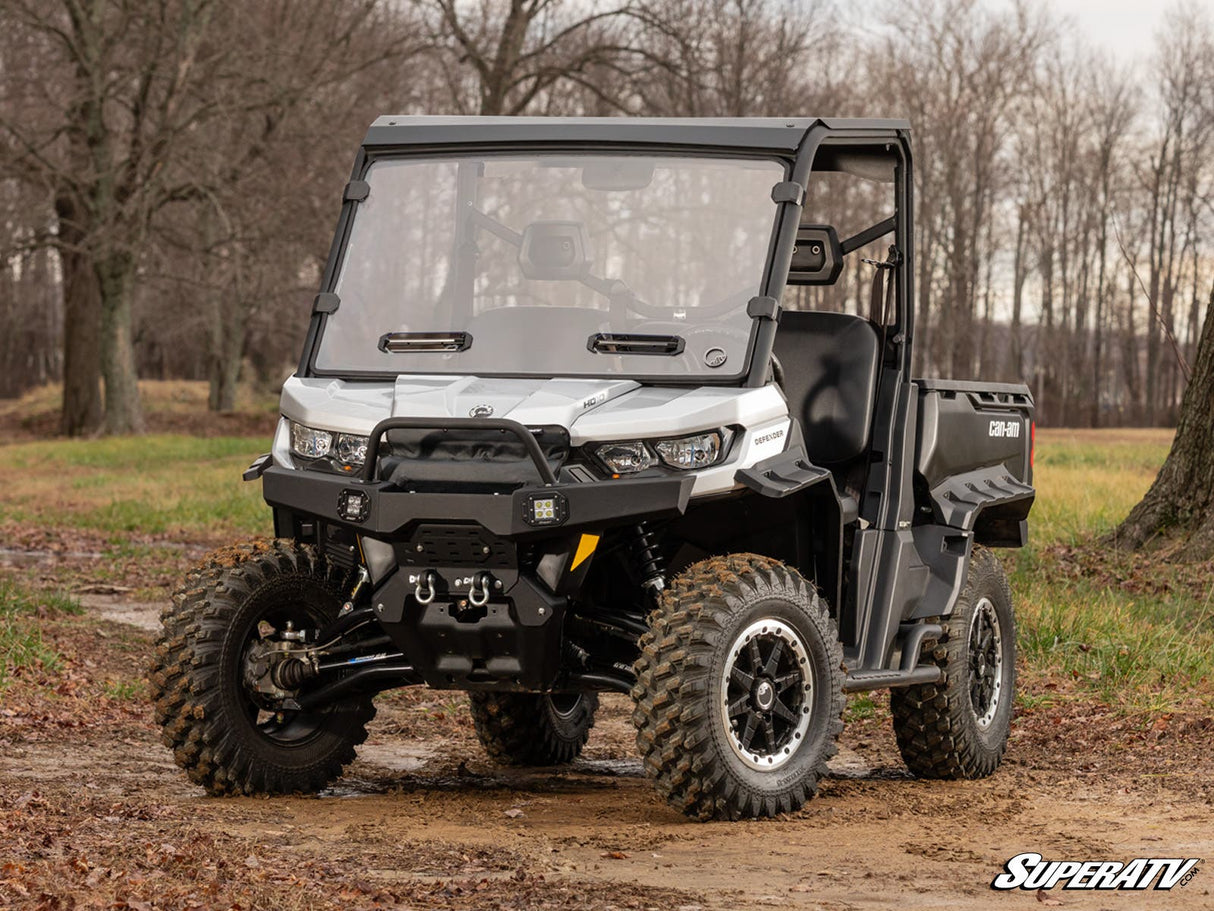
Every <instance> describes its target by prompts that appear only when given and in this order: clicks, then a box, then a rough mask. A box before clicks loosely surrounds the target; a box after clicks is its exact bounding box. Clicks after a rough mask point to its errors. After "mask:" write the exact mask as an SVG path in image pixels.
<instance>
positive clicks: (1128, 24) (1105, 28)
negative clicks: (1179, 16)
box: [1048, 0, 1214, 62]
mask: <svg viewBox="0 0 1214 911" xmlns="http://www.w3.org/2000/svg"><path fill="white" fill-rule="evenodd" d="M1206 2H1209V3H1211V4H1212V5H1214V0H1206ZM1169 5H1171V4H1170V0H1049V3H1048V6H1049V7H1050V9H1052V10H1053V11H1054V12H1055V13H1057V14H1058V15H1063V16H1069V17H1070V18H1071V19H1072V20H1073V21H1074V23H1075V25H1076V27H1077V29H1078V31H1079V32H1080V33H1081V34H1082V35H1083V36H1084V38H1085V39H1087V41H1089V42H1090V43H1091V44H1093V45H1096V46H1098V47H1099V46H1103V47H1105V48H1107V49H1108V50H1109V51H1111V52H1112V53H1114V54H1116V55H1117V57H1118V59H1119V60H1121V61H1125V62H1130V61H1133V60H1136V59H1143V58H1145V57H1146V56H1148V55H1149V54H1150V52H1151V48H1152V47H1153V45H1154V40H1155V30H1156V29H1157V28H1158V27H1159V24H1160V19H1161V17H1162V14H1163V10H1164V9H1165V8H1166V7H1167V6H1169Z"/></svg>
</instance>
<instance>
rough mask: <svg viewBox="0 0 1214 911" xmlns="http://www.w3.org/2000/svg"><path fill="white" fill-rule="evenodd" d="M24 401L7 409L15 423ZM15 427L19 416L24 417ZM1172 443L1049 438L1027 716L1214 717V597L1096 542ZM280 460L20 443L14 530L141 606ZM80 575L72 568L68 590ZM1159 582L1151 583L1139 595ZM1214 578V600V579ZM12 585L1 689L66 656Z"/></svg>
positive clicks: (239, 444)
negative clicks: (43, 538)
mask: <svg viewBox="0 0 1214 911" xmlns="http://www.w3.org/2000/svg"><path fill="white" fill-rule="evenodd" d="M202 395H204V391H200V389H199V388H196V386H190V385H189V384H184V385H175V384H164V385H159V386H154V387H152V391H151V392H150V393H149V395H148V396H146V397H145V398H147V400H148V401H151V402H155V403H156V405H155V407H156V408H159V409H166V410H168V409H172V410H181V415H180V417H181V418H182V419H183V421H184V423H185V424H186V425H189V424H190V418H189V414H188V412H189V409H191V408H194V409H197V408H199V407H200V404H199V399H200V396H202ZM48 396H50V397H51V398H53V394H52V393H47V392H46V391H42V392H35V393H31V395H30V396H29V397H27V398H28V399H29V401H25V400H23V401H25V404H24V406H23V407H25V408H26V409H27V410H28V409H30V408H36V407H41V406H44V405H46V404H47V402H49V401H50V398H48ZM44 399H46V401H43V400H44ZM19 404H20V403H18V405H4V404H3V403H0V411H3V410H4V408H8V409H9V410H10V412H13V409H18V408H19ZM257 407H258V408H260V406H257ZM9 417H10V418H14V419H19V417H20V412H19V410H18V411H16V412H13V413H12V414H10V415H9ZM1170 442H1171V433H1170V432H1168V431H1161V430H1108V431H1082V430H1075V431H1066V430H1052V431H1051V430H1042V431H1040V432H1039V433H1038V439H1037V457H1036V477H1035V482H1036V485H1037V489H1038V497H1037V503H1036V506H1035V507H1034V510H1033V514H1032V518H1031V520H1030V534H1031V543H1030V546H1029V547H1027V548H1025V549H1024V550H1022V551H1008V552H1004V557H1005V564H1006V565H1007V567H1008V569H1009V571H1010V573H1011V576H1012V588H1013V591H1014V593H1015V597H1016V602H1017V610H1018V625H1019V647H1020V653H1021V656H1022V658H1023V660H1024V664H1023V667H1024V674H1023V680H1024V683H1025V685H1024V686H1023V687H1022V688H1021V694H1022V695H1021V703H1022V705H1023V706H1024V707H1026V708H1030V709H1031V708H1037V707H1043V706H1049V705H1050V704H1052V703H1057V702H1059V701H1065V700H1070V699H1092V698H1097V699H1099V700H1100V701H1102V702H1104V703H1106V704H1108V705H1110V706H1112V707H1114V708H1117V709H1119V710H1122V711H1124V712H1127V713H1134V712H1139V711H1164V710H1170V709H1173V708H1177V707H1181V706H1193V705H1198V706H1201V707H1204V708H1206V709H1209V708H1214V694H1212V691H1214V685H1212V681H1214V590H1204V591H1203V590H1201V589H1200V587H1197V588H1195V587H1194V585H1193V584H1192V578H1191V575H1192V574H1190V578H1189V579H1188V580H1187V581H1186V580H1181V579H1179V578H1178V579H1177V582H1176V584H1174V585H1172V584H1167V583H1168V580H1169V579H1172V577H1173V574H1174V572H1175V571H1174V569H1173V568H1170V567H1168V566H1166V565H1161V564H1160V563H1159V562H1158V561H1155V562H1152V561H1151V560H1150V559H1149V558H1142V557H1131V556H1128V555H1118V554H1107V553H1103V552H1102V551H1101V549H1100V548H1099V547H1098V546H1097V542H1098V540H1099V538H1100V537H1101V536H1102V535H1103V534H1105V533H1106V532H1108V531H1110V530H1111V529H1112V528H1113V527H1115V525H1116V524H1117V523H1118V522H1119V521H1120V520H1121V519H1122V518H1123V517H1124V516H1125V515H1126V513H1128V512H1129V510H1130V508H1131V507H1132V506H1133V505H1134V504H1135V503H1136V502H1137V501H1138V500H1139V499H1140V498H1141V496H1142V494H1143V493H1144V492H1145V491H1146V489H1147V488H1148V487H1149V485H1150V483H1151V481H1152V479H1153V478H1154V476H1155V473H1156V471H1157V470H1158V468H1159V466H1160V464H1162V462H1163V459H1164V457H1165V456H1166V454H1167V450H1168V446H1169V445H1170ZM268 448H269V439H268V438H267V437H265V436H232V435H228V436H223V435H219V436H209V437H207V436H187V435H184V434H172V433H165V434H155V435H151V436H146V437H141V438H127V439H95V440H82V441H72V440H62V439H58V440H49V441H48V440H36V441H29V442H18V443H13V444H10V445H7V446H5V447H4V448H3V455H4V458H3V459H0V521H3V522H4V523H5V524H11V525H12V526H13V527H16V528H20V529H31V528H33V529H47V530H49V533H51V534H52V536H54V535H58V536H60V538H61V539H68V538H70V535H71V534H72V533H73V532H89V533H90V538H91V540H92V541H93V542H94V543H93V545H92V547H93V549H95V550H97V551H100V552H101V553H102V555H103V556H102V558H101V559H99V560H94V561H93V562H92V563H90V564H89V568H88V570H87V572H88V577H87V580H86V581H89V582H93V583H97V582H101V583H105V582H114V583H125V585H126V586H127V587H130V586H132V585H134V586H136V587H138V586H144V585H146V586H149V588H148V589H147V591H146V592H145V591H144V590H143V589H141V588H139V589H137V591H138V592H139V593H140V597H146V598H153V597H159V596H160V595H162V594H163V589H165V588H168V587H171V586H172V584H173V581H174V580H175V578H176V577H177V576H178V575H179V574H180V569H181V567H182V566H183V565H184V563H183V559H184V558H183V557H182V556H181V553H180V552H179V549H180V544H179V543H177V542H191V543H196V544H202V545H205V546H212V545H215V544H220V543H226V542H229V541H235V540H240V539H243V538H247V537H249V536H250V535H261V534H269V533H270V513H269V510H268V509H267V507H266V506H265V504H264V502H263V501H262V499H261V491H260V485H258V484H244V483H242V482H241V480H240V472H241V471H242V470H243V469H244V468H245V467H246V466H247V465H248V463H249V461H250V460H251V459H252V458H253V457H254V456H255V455H257V454H258V453H260V452H264V451H266V450H267V449H268ZM98 538H100V539H101V540H100V541H98V540H97V539H98ZM173 548H178V551H174V550H173ZM68 549H71V546H70V545H68ZM1075 554H1080V555H1081V556H1082V555H1086V556H1084V559H1087V558H1089V557H1091V556H1092V555H1096V558H1097V563H1096V565H1094V567H1093V566H1089V565H1088V564H1087V563H1076V561H1075V558H1074V555H1075ZM71 572H72V570H71V569H70V568H65V570H64V571H63V572H62V573H61V576H60V579H59V580H58V582H57V584H60V585H62V584H65V582H64V580H65V579H71V578H72V576H71ZM1144 576H1145V577H1147V584H1139V583H1140V582H1142V580H1143V577H1144ZM1198 578H1201V575H1200V573H1199V574H1198ZM1205 578H1208V579H1210V580H1211V587H1212V588H1214V573H1209V572H1208V570H1207V571H1206V575H1205ZM133 580H134V581H133ZM1161 582H1162V583H1163V584H1160V583H1161ZM0 584H3V585H4V586H5V587H4V588H0V597H2V599H3V600H2V604H3V612H2V613H0V623H2V624H3V626H2V627H0V637H3V638H2V639H0V641H2V643H3V646H2V648H3V654H4V655H5V656H6V657H5V662H6V664H5V670H4V671H3V672H0V673H2V674H3V676H0V681H2V680H3V679H6V678H7V676H8V675H10V674H11V673H12V671H11V670H10V669H9V668H10V667H17V666H24V665H29V664H37V663H39V662H42V663H43V664H44V665H46V666H53V665H54V662H55V660H56V657H55V655H54V652H53V650H51V649H50V648H49V647H48V646H47V645H46V643H44V642H43V641H42V639H41V638H40V636H39V634H38V631H37V624H36V623H32V622H30V616H31V614H30V608H29V605H30V604H31V603H32V601H31V599H30V596H28V595H27V594H24V593H22V592H20V591H18V590H17V589H16V588H14V585H13V584H11V583H3V582H2V580H0ZM132 597H134V595H133V596H132ZM55 598H56V596H53V595H52V596H46V595H39V596H38V600H40V601H41V603H42V604H43V609H44V610H52V611H62V610H65V609H70V607H71V603H70V602H64V603H56V601H55ZM113 695H114V696H115V697H116V698H123V697H124V696H125V695H126V694H125V693H118V692H115V693H114V694H113ZM874 711H875V704H874V703H873V702H872V700H871V699H870V698H869V697H867V696H862V697H857V698H853V699H851V700H849V703H848V715H849V717H851V718H855V719H859V718H864V717H867V716H869V715H871V714H872V713H873V712H874Z"/></svg>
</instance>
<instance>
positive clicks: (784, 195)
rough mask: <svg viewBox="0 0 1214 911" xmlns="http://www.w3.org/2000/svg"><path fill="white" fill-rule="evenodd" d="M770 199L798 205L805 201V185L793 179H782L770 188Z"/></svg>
mask: <svg viewBox="0 0 1214 911" xmlns="http://www.w3.org/2000/svg"><path fill="white" fill-rule="evenodd" d="M771 201H772V202H774V203H776V204H780V203H785V202H791V203H792V204H793V205H794V206H799V205H801V203H803V202H804V201H805V187H803V186H801V185H800V184H799V183H797V182H796V181H795V180H784V181H781V182H780V183H778V184H776V185H775V186H774V187H772V188H771Z"/></svg>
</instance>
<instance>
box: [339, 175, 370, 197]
mask: <svg viewBox="0 0 1214 911" xmlns="http://www.w3.org/2000/svg"><path fill="white" fill-rule="evenodd" d="M370 195H371V184H369V183H367V182H366V181H365V180H352V181H350V182H349V183H348V184H346V189H345V191H344V192H343V193H342V194H341V198H342V201H343V202H362V201H363V200H364V199H366V198H367V197H368V196H370Z"/></svg>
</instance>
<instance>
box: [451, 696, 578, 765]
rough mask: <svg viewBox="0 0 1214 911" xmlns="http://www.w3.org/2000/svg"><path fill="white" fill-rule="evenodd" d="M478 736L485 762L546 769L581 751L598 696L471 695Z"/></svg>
mask: <svg viewBox="0 0 1214 911" xmlns="http://www.w3.org/2000/svg"><path fill="white" fill-rule="evenodd" d="M468 700H469V702H470V703H471V705H472V721H473V724H474V725H475V726H476V736H477V737H478V738H480V742H481V746H483V747H484V748H485V752H486V753H488V754H489V758H490V759H493V760H494V761H495V762H499V763H501V764H503V765H524V766H548V765H560V764H561V763H565V762H571V761H572V760H573V759H574V758H576V757H577V755H578V754H579V753H581V752H582V747H584V746H585V745H586V740H587V738H588V737H589V736H590V729H591V728H592V727H594V713H595V711H597V709H598V707H599V697H598V694H597V693H553V694H551V695H548V694H539V693H479V692H474V693H469V694H468Z"/></svg>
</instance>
